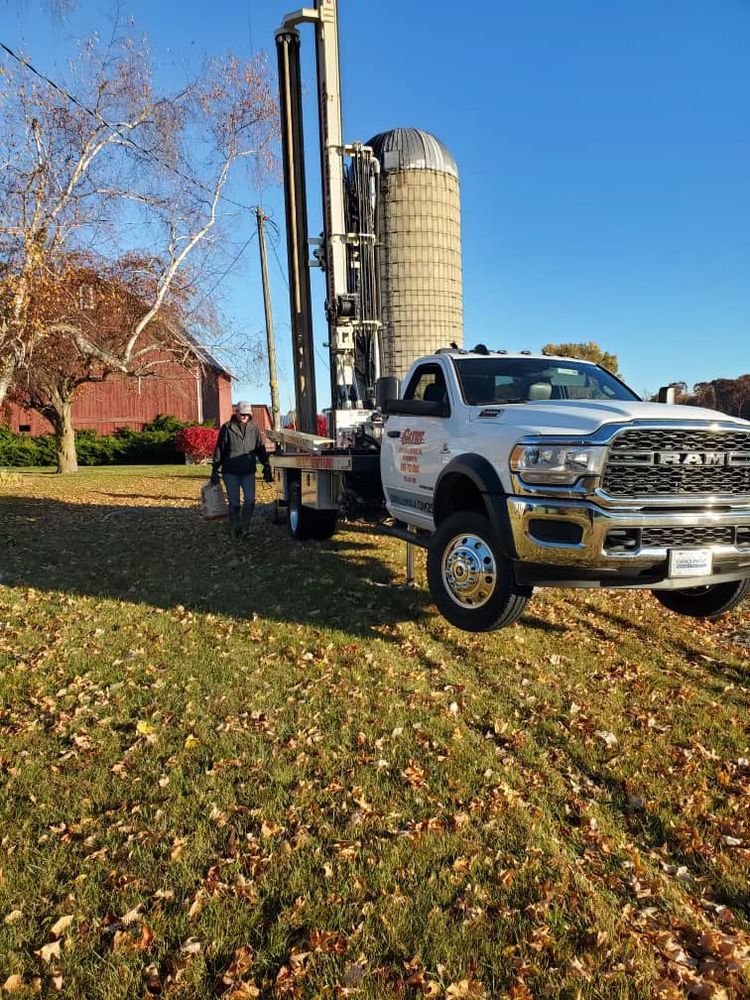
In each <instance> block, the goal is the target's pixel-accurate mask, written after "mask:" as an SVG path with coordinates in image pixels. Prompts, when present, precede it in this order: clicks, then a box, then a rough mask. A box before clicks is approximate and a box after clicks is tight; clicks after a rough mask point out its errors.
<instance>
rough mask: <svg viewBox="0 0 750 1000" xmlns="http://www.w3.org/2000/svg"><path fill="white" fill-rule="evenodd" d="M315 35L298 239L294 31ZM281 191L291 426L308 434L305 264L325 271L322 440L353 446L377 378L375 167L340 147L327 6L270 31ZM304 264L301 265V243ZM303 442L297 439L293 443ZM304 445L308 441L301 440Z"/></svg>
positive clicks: (300, 161) (363, 149) (311, 413)
mask: <svg viewBox="0 0 750 1000" xmlns="http://www.w3.org/2000/svg"><path fill="white" fill-rule="evenodd" d="M303 24H310V25H311V26H312V27H313V29H314V32H315V46H316V56H317V91H318V119H319V127H320V137H319V144H320V162H321V181H322V205H323V233H322V235H321V237H320V239H318V240H309V239H308V223H307V191H306V182H305V150H304V128H303V115H302V88H301V76H300V44H301V39H300V32H299V26H301V25H303ZM276 47H277V54H278V65H279V94H280V105H281V129H282V152H283V166H284V188H285V192H286V198H285V205H286V231H287V255H288V263H289V300H290V301H289V304H290V311H291V318H292V342H293V354H294V359H293V360H294V373H295V403H296V407H297V428H298V430H299V431H301V432H303V433H308V434H312V435H317V432H318V427H317V407H316V398H315V396H316V394H315V361H314V347H313V318H312V311H311V293H310V266H317V267H320V268H321V269H322V270H323V272H324V274H325V282H326V300H325V313H326V319H327V323H328V351H329V357H330V374H331V406H330V409H329V410H328V411H327V424H328V426H327V435H328V437H329V438H330V439H331V440H332V441H336V442H337V443H344V442H346V443H349V444H353V443H354V441H353V439H354V431H355V430H356V428H357V427H360V426H361V425H363V424H364V423H366V422H367V421H369V419H370V416H371V413H372V411H373V410H374V408H375V402H376V401H375V392H376V384H377V381H378V379H379V377H380V371H381V347H380V330H381V321H380V288H379V274H378V260H377V252H378V251H377V217H376V213H377V194H378V174H379V169H380V168H379V164H378V161H377V159H376V158H375V157H374V156H373V152H372V149H371V148H369V147H368V146H365V145H363V144H362V143H359V142H355V143H352V144H346V143H345V142H344V139H343V129H342V119H341V91H340V70H339V41H338V19H337V8H336V0H315V6H314V7H313V8H312V9H304V10H300V11H297V12H296V13H293V14H289V15H288V16H287V17H286V18H285V19H284V22H283V24H282V26H281V28H280V29H279V30H278V31H277V33H276ZM310 244H312V245H313V247H314V251H313V259H312V261H311V260H309V246H310ZM303 441H304V439H301V438H298V439H297V444H301V443H303ZM308 444H309V442H308Z"/></svg>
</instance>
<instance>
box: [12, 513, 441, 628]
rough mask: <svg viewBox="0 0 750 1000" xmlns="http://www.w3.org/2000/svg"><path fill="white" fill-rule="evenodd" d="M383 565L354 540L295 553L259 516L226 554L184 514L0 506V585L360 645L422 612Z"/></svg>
mask: <svg viewBox="0 0 750 1000" xmlns="http://www.w3.org/2000/svg"><path fill="white" fill-rule="evenodd" d="M383 555H384V553H383V550H382V548H381V547H380V545H379V544H378V543H377V542H376V541H375V539H373V538H371V537H368V536H366V535H361V534H360V535H354V536H352V535H349V534H348V533H347V534H339V535H337V536H336V537H334V538H333V539H331V540H330V541H327V542H306V543H299V542H295V541H293V540H292V539H291V538H290V537H289V535H288V533H287V530H286V528H285V527H284V526H277V525H273V524H271V523H270V521H269V520H268V518H267V517H266V516H263V515H261V516H259V517H257V518H256V520H255V522H254V524H253V528H252V530H251V535H250V537H249V538H248V539H243V540H242V541H241V542H235V543H230V541H229V539H228V538H227V531H226V524H225V522H223V521H218V522H217V521H213V522H205V521H203V520H201V518H200V516H199V515H198V513H197V511H196V509H195V508H187V507H167V506H161V507H159V506H150V507H135V508H129V507H116V506H104V505H101V506H100V505H95V504H70V503H63V502H60V501H55V500H46V499H45V500H39V499H30V498H26V497H7V496H6V497H3V498H0V584H4V585H7V586H15V587H34V588H35V589H38V590H58V591H64V592H66V593H74V594H80V595H84V596H88V597H97V598H112V599H115V600H123V601H129V602H136V603H144V604H149V605H152V606H153V607H158V608H170V607H175V606H177V605H183V606H184V607H185V608H189V609H192V610H199V611H203V612H213V613H216V614H222V615H229V616H232V617H235V618H238V619H243V620H244V619H247V618H250V617H252V616H253V615H259V616H261V617H264V618H268V619H275V620H277V621H280V622H289V623H306V624H311V625H319V626H321V627H326V628H335V629H340V630H342V631H345V632H347V633H350V634H353V635H359V636H363V635H369V636H371V635H372V634H373V627H374V626H377V625H383V624H389V623H391V624H392V623H394V622H396V621H401V620H407V619H414V618H416V617H419V615H420V614H421V613H422V610H423V608H424V606H425V604H426V602H427V597H426V595H425V594H424V593H423V592H421V591H414V590H410V589H403V590H402V589H400V588H399V587H397V586H394V585H393V584H394V580H393V573H392V569H391V567H389V566H388V565H387V563H386V562H385V561H384V559H383ZM395 582H398V581H395Z"/></svg>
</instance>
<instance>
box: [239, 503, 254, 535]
mask: <svg viewBox="0 0 750 1000" xmlns="http://www.w3.org/2000/svg"><path fill="white" fill-rule="evenodd" d="M254 511H255V504H254V503H246V504H243V507H242V521H241V524H242V537H243V538H247V536H248V535H249V534H250V522H251V521H252V519H253V512H254Z"/></svg>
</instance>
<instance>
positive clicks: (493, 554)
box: [427, 511, 532, 632]
mask: <svg viewBox="0 0 750 1000" xmlns="http://www.w3.org/2000/svg"><path fill="white" fill-rule="evenodd" d="M427 580H428V583H429V586H430V594H431V595H432V599H433V601H434V602H435V604H436V605H437V608H438V610H439V611H440V613H441V614H442V615H443V616H444V617H445V618H447V620H448V621H449V622H450V623H451V625H455V626H456V628H460V629H463V630H464V631H465V632H490V631H492V630H493V629H498V628H503V627H504V626H506V625H512V624H513V622H515V621H517V620H518V619H519V618H520V617H521V615H522V614H523V612H524V608H525V607H526V602H527V601H528V599H529V598H530V597H531V594H532V589H531V588H530V587H518V586H517V585H516V584H515V582H514V580H513V572H512V568H511V565H510V562H509V561H508V559H506V558H505V556H504V555H503V553H502V547H501V545H500V540H499V538H498V537H497V534H496V532H495V531H494V530H493V529H492V526H491V525H490V522H489V521H488V520H487V518H486V517H483V516H482V515H481V514H476V513H474V512H472V511H466V512H461V511H460V512H458V513H456V514H451V515H450V516H449V517H446V519H445V520H444V521H442V522H441V523H440V524H439V525H438V527H437V529H436V531H435V533H434V535H433V536H432V538H431V539H430V546H429V548H428V550H427Z"/></svg>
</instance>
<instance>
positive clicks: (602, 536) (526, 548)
mask: <svg viewBox="0 0 750 1000" xmlns="http://www.w3.org/2000/svg"><path fill="white" fill-rule="evenodd" d="M507 505H508V515H509V519H510V526H511V532H512V536H513V542H514V546H515V554H516V570H517V576H518V577H519V578H520V579H522V580H523V581H524V582H526V583H530V584H533V585H543V584H544V583H547V585H549V586H583V587H585V586H605V587H606V586H609V587H617V586H631V587H636V586H641V587H649V588H651V589H679V588H686V587H691V586H693V587H695V586H704V585H707V584H712V583H719V582H723V581H728V580H739V579H743V578H744V577H747V576H750V546H748V545H726V544H708V545H694V546H684V545H676V546H675V547H676V548H690V547H695V548H708V549H711V551H712V553H713V568H712V573H711V576H710V577H700V578H693V577H691V578H685V577H681V578H678V579H671V578H670V577H669V575H668V568H667V567H668V558H669V547H663V548H636V549H634V550H633V551H627V552H612V551H607V547H606V545H605V542H606V539H607V535H608V534H609V532H611V531H613V530H616V529H628V528H631V529H648V528H702V527H706V528H722V527H735V528H742V529H745V530H747V529H748V528H750V508H747V507H745V508H743V509H742V510H739V509H733V510H722V511H717V512H714V513H710V512H705V511H702V512H687V513H680V512H677V511H666V512H665V511H663V510H662V511H659V512H649V511H647V510H643V509H641V510H638V511H635V510H634V511H613V510H605V509H603V508H602V507H599V506H597V505H596V504H594V503H590V502H588V501H584V500H554V499H549V498H541V497H537V498H529V497H519V496H513V497H508V498H507ZM539 520H550V521H565V522H567V523H569V524H573V525H578V526H579V527H580V529H581V539H580V542H578V543H570V542H559V541H541V540H540V539H539V538H538V537H535V535H534V533H533V532H532V530H531V522H532V521H539Z"/></svg>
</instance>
